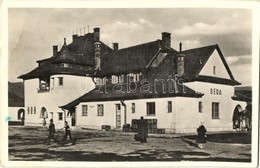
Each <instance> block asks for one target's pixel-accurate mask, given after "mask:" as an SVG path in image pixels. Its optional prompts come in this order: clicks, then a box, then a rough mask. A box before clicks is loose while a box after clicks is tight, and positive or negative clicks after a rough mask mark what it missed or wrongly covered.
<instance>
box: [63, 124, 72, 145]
mask: <svg viewBox="0 0 260 168" xmlns="http://www.w3.org/2000/svg"><path fill="white" fill-rule="evenodd" d="M64 124H65V125H64V137H63V141H64V142H65V141H66V140H67V138H68V137H69V140H70V141H71V140H72V139H71V133H70V126H69V125H68V121H65V123H64Z"/></svg>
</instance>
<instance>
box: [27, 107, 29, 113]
mask: <svg viewBox="0 0 260 168" xmlns="http://www.w3.org/2000/svg"><path fill="white" fill-rule="evenodd" d="M27 113H28V114H30V107H29V106H28V108H27Z"/></svg>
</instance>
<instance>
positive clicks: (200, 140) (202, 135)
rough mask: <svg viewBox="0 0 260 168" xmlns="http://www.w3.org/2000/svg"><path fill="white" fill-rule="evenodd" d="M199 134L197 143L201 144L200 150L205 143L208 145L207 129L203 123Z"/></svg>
mask: <svg viewBox="0 0 260 168" xmlns="http://www.w3.org/2000/svg"><path fill="white" fill-rule="evenodd" d="M197 132H198V140H197V142H198V143H199V145H198V146H199V148H203V145H202V144H203V143H206V132H207V130H206V128H205V126H204V125H203V123H201V125H200V126H199V128H198V129H197Z"/></svg>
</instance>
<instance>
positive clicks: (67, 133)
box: [43, 118, 72, 145]
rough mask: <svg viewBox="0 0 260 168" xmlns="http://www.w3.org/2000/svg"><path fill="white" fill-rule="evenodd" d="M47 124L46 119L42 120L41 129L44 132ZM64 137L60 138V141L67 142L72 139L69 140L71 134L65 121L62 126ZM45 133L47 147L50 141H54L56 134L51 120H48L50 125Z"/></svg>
mask: <svg viewBox="0 0 260 168" xmlns="http://www.w3.org/2000/svg"><path fill="white" fill-rule="evenodd" d="M46 125H47V123H46V119H45V118H44V119H43V129H44V130H46V129H47V126H46ZM63 129H64V136H63V138H62V141H63V142H65V141H66V140H67V139H68V140H69V141H72V138H71V132H70V126H69V125H68V122H67V121H65V124H64V128H63ZM47 131H48V132H49V134H48V145H50V142H51V140H52V139H53V140H54V139H55V138H54V134H55V132H56V130H55V125H54V123H53V119H50V124H49V128H48V129H47Z"/></svg>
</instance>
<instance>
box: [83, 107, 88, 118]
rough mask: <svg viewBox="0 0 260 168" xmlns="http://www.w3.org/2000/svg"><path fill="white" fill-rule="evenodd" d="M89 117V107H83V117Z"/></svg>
mask: <svg viewBox="0 0 260 168" xmlns="http://www.w3.org/2000/svg"><path fill="white" fill-rule="evenodd" d="M87 115H88V105H82V116H87Z"/></svg>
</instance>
